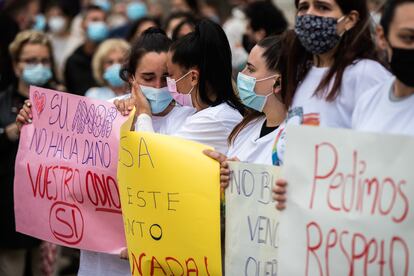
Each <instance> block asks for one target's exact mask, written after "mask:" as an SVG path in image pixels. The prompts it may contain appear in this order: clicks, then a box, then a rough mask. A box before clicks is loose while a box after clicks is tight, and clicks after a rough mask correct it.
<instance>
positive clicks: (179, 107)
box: [0, 0, 414, 275]
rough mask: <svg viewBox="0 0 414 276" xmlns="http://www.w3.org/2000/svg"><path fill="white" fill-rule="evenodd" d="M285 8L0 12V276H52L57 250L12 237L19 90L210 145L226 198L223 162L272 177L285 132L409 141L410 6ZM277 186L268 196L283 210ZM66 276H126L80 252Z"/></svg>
mask: <svg viewBox="0 0 414 276" xmlns="http://www.w3.org/2000/svg"><path fill="white" fill-rule="evenodd" d="M292 3H293V4H294V7H295V8H296V12H295V14H296V16H295V18H288V17H287V16H285V11H283V10H282V9H280V8H278V6H277V4H278V1H265V0H257V1H253V0H228V1H214V0H198V1H197V0H171V1H157V0H153V1H150V0H148V1H138V0H119V1H111V0H83V1H73V0H50V1H39V0H21V1H13V0H6V1H0V7H1V12H0V29H1V31H2V32H1V33H2V37H1V38H0V42H1V45H0V60H1V64H0V90H1V92H0V152H1V153H0V155H1V158H2V166H1V170H0V179H1V181H2V185H0V197H1V199H0V221H1V223H2V226H3V227H2V228H1V230H0V231H1V232H0V233H1V235H0V275H56V274H57V273H59V268H60V266H61V265H59V264H58V262H57V261H56V260H55V261H52V262H45V261H44V260H45V259H50V258H47V255H48V254H49V255H50V254H51V252H53V254H54V255H62V254H63V253H64V252H63V251H64V250H62V249H60V248H56V247H55V246H53V245H51V244H48V243H44V242H41V241H39V240H36V239H34V238H31V237H28V236H25V235H23V234H20V233H17V232H16V231H15V221H14V210H13V179H14V174H15V171H14V163H15V156H16V153H17V150H18V141H19V133H20V129H21V127H22V126H23V125H24V124H30V123H31V119H32V115H31V103H30V101H28V100H27V99H28V97H29V86H30V85H36V86H42V87H46V88H52V89H56V90H59V91H66V92H68V93H72V94H76V95H81V96H87V97H91V98H95V99H102V100H107V101H113V102H114V104H115V105H116V106H117V108H118V110H119V111H120V112H121V113H122V114H123V115H125V116H126V115H128V114H129V113H130V112H131V110H132V109H133V108H134V107H135V108H136V110H137V112H136V115H135V116H136V124H135V125H134V127H133V129H134V130H136V131H150V132H156V133H161V134H165V135H173V136H178V137H181V138H184V139H188V140H192V141H196V142H200V143H203V144H206V145H209V146H212V147H214V148H215V150H214V151H206V152H205V154H206V155H208V156H209V157H211V158H213V159H215V160H217V161H218V162H219V163H220V166H221V186H222V187H223V188H226V187H227V185H228V182H229V174H230V172H229V169H228V163H227V161H229V160H240V161H243V162H249V163H258V164H268V165H277V166H283V161H284V153H285V147H286V146H285V145H286V135H285V130H286V127H287V126H288V125H292V124H295V125H313V126H322V127H329V128H346V129H355V130H360V131H370V132H377V133H391V134H403V135H409V136H413V135H414V109H413V106H414V96H413V94H414V1H413V0H384V1H381V0H292ZM288 186H289V185H288V183H286V181H285V180H283V179H279V180H278V181H277V183H276V185H275V187H274V188H273V193H274V194H273V196H274V199H275V200H276V202H277V206H276V207H277V208H278V209H279V210H281V211H283V209H284V208H285V202H286V199H287V198H286V195H287V191H288V189H289V188H288ZM275 212H276V211H275ZM60 251H62V252H60ZM127 255H128V254H127V251H124V252H122V253H121V257H127ZM76 271H77V270H76ZM25 273H26V274H25ZM77 273H78V275H130V269H129V263H128V262H127V261H125V260H123V259H122V258H120V256H118V255H111V254H103V253H96V252H90V251H86V250H81V254H80V263H79V270H78V271H77Z"/></svg>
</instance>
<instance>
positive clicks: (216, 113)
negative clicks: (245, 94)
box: [192, 103, 243, 129]
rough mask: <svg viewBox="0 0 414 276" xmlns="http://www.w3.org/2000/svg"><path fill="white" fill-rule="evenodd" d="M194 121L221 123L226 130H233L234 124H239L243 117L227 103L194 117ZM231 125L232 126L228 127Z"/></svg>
mask: <svg viewBox="0 0 414 276" xmlns="http://www.w3.org/2000/svg"><path fill="white" fill-rule="evenodd" d="M192 118H193V120H196V121H203V122H208V121H210V122H211V123H220V124H222V125H224V126H225V127H226V128H231V129H233V127H234V122H239V121H240V120H241V119H242V118H243V116H242V115H241V114H240V112H239V111H238V110H237V109H235V108H233V107H231V106H230V105H229V104H227V103H221V104H219V105H216V106H210V107H208V108H206V109H203V110H201V111H199V112H197V113H195V114H194V115H193V117H192ZM228 123H230V125H228Z"/></svg>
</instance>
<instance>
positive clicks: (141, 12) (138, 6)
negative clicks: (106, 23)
mask: <svg viewBox="0 0 414 276" xmlns="http://www.w3.org/2000/svg"><path fill="white" fill-rule="evenodd" d="M126 13H127V16H128V18H129V20H131V21H135V20H138V19H140V18H142V17H144V16H146V15H147V13H148V10H147V6H146V5H145V4H144V3H141V2H132V3H129V4H128V6H127V12H126Z"/></svg>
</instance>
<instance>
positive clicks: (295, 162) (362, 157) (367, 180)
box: [278, 127, 414, 276]
mask: <svg viewBox="0 0 414 276" xmlns="http://www.w3.org/2000/svg"><path fill="white" fill-rule="evenodd" d="M413 153H414V139H413V138H410V137H402V136H391V135H375V134H370V133H359V132H355V131H349V130H330V129H324V128H315V127H291V128H289V129H288V131H287V149H286V158H285V165H284V168H283V172H282V174H283V177H284V178H286V179H287V181H288V193H287V197H288V202H287V207H286V210H284V211H283V212H282V214H281V218H280V237H279V241H280V243H279V246H280V247H279V270H278V272H279V273H278V275H281V276H285V275H298V276H299V275H312V276H319V275H323V276H325V275H335V276H341V275H414V267H413V266H414V215H413V208H414V206H413V199H414V170H413V169H412V166H413V164H414V154H413Z"/></svg>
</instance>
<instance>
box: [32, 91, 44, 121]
mask: <svg viewBox="0 0 414 276" xmlns="http://www.w3.org/2000/svg"><path fill="white" fill-rule="evenodd" d="M45 104H46V95H45V93H42V94H39V92H38V91H35V93H34V106H35V108H36V111H37V115H38V116H40V114H41V113H42V112H43V110H44V109H45Z"/></svg>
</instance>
